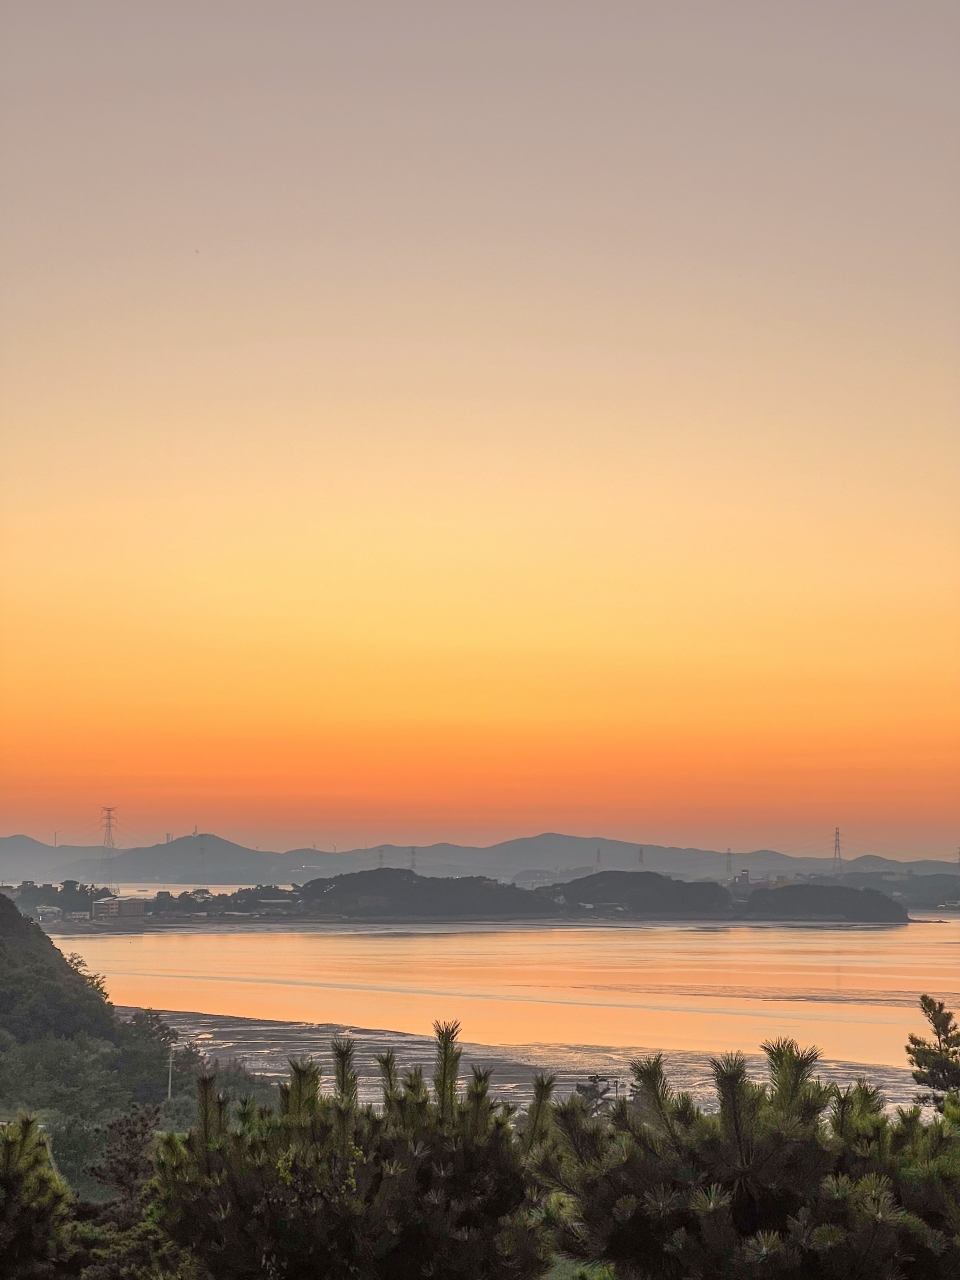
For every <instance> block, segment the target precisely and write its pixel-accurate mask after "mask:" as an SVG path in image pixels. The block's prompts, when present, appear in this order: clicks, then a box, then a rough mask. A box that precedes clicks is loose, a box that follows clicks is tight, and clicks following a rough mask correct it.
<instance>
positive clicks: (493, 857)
mask: <svg viewBox="0 0 960 1280" xmlns="http://www.w3.org/2000/svg"><path fill="white" fill-rule="evenodd" d="M641 848H642V849H643V861H642V864H641V861H640V849H641ZM598 852H599V869H601V870H619V871H635V870H638V869H639V868H640V867H641V865H642V867H643V869H645V870H647V871H659V872H665V873H668V874H670V875H672V876H676V877H679V878H681V879H685V880H696V879H722V878H724V876H725V874H726V865H727V859H726V853H725V852H720V851H719V850H714V849H691V848H678V847H670V846H663V845H647V844H644V845H642V846H640V845H638V844H631V843H628V842H626V841H623V840H610V839H605V838H603V837H585V836H569V835H562V834H558V833H544V834H542V835H538V836H529V837H523V838H521V839H517V840H508V841H505V842H503V843H501V844H495V845H490V846H488V847H478V848H473V847H470V846H464V845H456V844H447V843H442V844H433V845H427V846H425V847H419V846H418V847H417V848H416V850H415V854H413V855H412V853H411V847H410V846H409V845H404V846H399V845H392V844H381V845H376V846H374V847H372V848H368V849H350V850H345V851H343V852H338V853H331V852H328V851H326V850H319V849H292V850H289V851H287V852H285V853H280V852H274V851H265V850H258V849H248V848H246V847H245V846H244V845H239V844H235V843H233V842H232V841H230V840H224V839H223V838H222V837H220V836H217V835H213V834H202V835H197V836H181V837H179V838H178V839H176V840H171V841H169V842H168V843H164V844H156V845H150V846H145V847H142V848H133V849H117V850H113V851H111V850H108V849H104V848H103V847H101V846H96V845H94V846H91V845H62V846H60V847H58V848H54V847H53V846H52V845H47V844H43V843H42V842H41V841H38V840H34V839H32V838H31V837H29V836H23V835H15V836H3V837H0V878H2V879H3V880H6V881H11V880H21V879H31V880H37V881H40V880H56V881H60V880H63V879H65V878H70V879H75V880H83V881H101V882H110V883H120V884H130V883H134V884H136V883H141V884H150V883H168V884H267V883H290V882H296V883H304V882H306V881H308V880H313V879H316V878H317V877H319V876H325V875H326V876H329V875H336V874H340V873H344V872H350V871H365V870H370V869H372V868H375V867H378V866H380V865H381V864H382V865H383V866H385V867H410V865H411V861H412V860H413V859H414V858H415V862H416V870H417V871H418V872H419V873H420V874H421V875H428V876H457V875H486V876H492V877H494V878H496V879H498V880H512V879H514V877H516V876H518V875H520V874H521V873H523V872H536V871H539V872H543V873H549V875H551V876H553V877H555V878H557V879H573V878H574V877H577V876H582V875H587V874H589V873H591V872H594V871H596V870H597V869H598V861H597V858H598ZM843 865H844V870H845V871H847V872H854V871H861V872H866V871H870V872H880V873H884V872H886V873H889V874H897V873H901V874H902V873H905V872H906V871H907V870H908V869H909V870H910V871H912V872H913V873H914V874H916V875H929V874H935V873H953V874H960V866H958V865H956V864H955V863H949V862H944V861H938V860H936V859H918V860H915V861H908V860H903V861H898V860H895V859H892V858H885V857H880V856H877V855H873V854H867V855H864V856H861V857H857V858H851V859H849V860H847V859H845V860H844V864H843ZM742 868H748V869H749V871H750V873H751V875H754V876H762V875H771V874H773V875H788V876H793V875H797V874H804V875H817V874H820V875H822V874H825V873H829V872H830V871H831V869H832V860H831V859H830V858H811V857H792V856H791V855H789V854H784V853H778V852H777V851H776V850H773V849H757V850H753V851H751V852H749V853H736V854H734V855H733V871H734V872H735V873H736V872H739V871H740V870H741V869H742Z"/></svg>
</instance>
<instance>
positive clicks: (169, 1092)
mask: <svg viewBox="0 0 960 1280" xmlns="http://www.w3.org/2000/svg"><path fill="white" fill-rule="evenodd" d="M172 1097H173V1045H171V1046H170V1060H169V1061H168V1063H167V1101H168V1102H169V1101H170V1099H171V1098H172Z"/></svg>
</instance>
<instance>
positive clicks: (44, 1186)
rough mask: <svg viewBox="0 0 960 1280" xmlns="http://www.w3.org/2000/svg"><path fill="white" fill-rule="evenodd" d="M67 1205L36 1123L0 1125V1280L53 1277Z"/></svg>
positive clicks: (28, 1119)
mask: <svg viewBox="0 0 960 1280" xmlns="http://www.w3.org/2000/svg"><path fill="white" fill-rule="evenodd" d="M71 1199H72V1197H71V1195H70V1191H69V1188H68V1187H67V1185H66V1183H64V1182H63V1181H62V1179H61V1178H60V1176H59V1175H58V1173H57V1171H56V1170H55V1169H54V1167H53V1164H52V1162H51V1159H50V1150H49V1147H48V1146H47V1141H46V1138H45V1137H44V1136H43V1133H42V1132H41V1131H40V1129H39V1127H38V1125H37V1122H36V1120H34V1119H33V1118H32V1117H30V1116H25V1115H22V1116H21V1117H20V1118H19V1119H18V1120H15V1121H13V1122H12V1123H11V1124H5V1125H0V1280H41V1277H46V1276H53V1275H55V1274H56V1272H55V1263H56V1261H57V1259H58V1258H59V1257H60V1256H61V1255H62V1252H63V1246H64V1243H65V1238H64V1237H65V1230H66V1226H67V1221H68V1217H69V1209H70V1202H71Z"/></svg>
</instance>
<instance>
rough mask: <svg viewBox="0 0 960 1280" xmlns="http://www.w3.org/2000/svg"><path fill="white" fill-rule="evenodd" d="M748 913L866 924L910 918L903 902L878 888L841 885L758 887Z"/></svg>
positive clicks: (750, 915) (767, 917)
mask: <svg viewBox="0 0 960 1280" xmlns="http://www.w3.org/2000/svg"><path fill="white" fill-rule="evenodd" d="M744 915H745V916H746V917H747V918H749V919H753V920H849V921H851V922H854V921H855V922H860V923H864V924H870V923H876V924H886V923H889V924H905V923H906V921H907V920H908V919H909V916H908V915H907V912H906V910H905V909H904V908H903V907H902V906H901V905H900V903H899V902H894V900H893V899H892V898H888V897H887V896H886V895H885V894H883V893H880V892H879V891H878V890H877V889H852V888H850V887H848V886H847V885H839V884H838V885H820V884H788V885H784V886H783V887H782V888H780V889H755V890H754V892H753V893H751V895H750V897H749V899H748V900H747V904H746V906H745V907H744Z"/></svg>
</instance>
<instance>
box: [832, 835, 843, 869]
mask: <svg viewBox="0 0 960 1280" xmlns="http://www.w3.org/2000/svg"><path fill="white" fill-rule="evenodd" d="M833 874H834V875H835V876H840V875H843V859H842V858H841V857H840V828H839V827H837V829H836V831H834V833H833Z"/></svg>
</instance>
